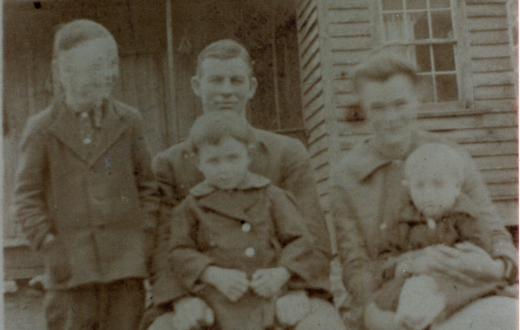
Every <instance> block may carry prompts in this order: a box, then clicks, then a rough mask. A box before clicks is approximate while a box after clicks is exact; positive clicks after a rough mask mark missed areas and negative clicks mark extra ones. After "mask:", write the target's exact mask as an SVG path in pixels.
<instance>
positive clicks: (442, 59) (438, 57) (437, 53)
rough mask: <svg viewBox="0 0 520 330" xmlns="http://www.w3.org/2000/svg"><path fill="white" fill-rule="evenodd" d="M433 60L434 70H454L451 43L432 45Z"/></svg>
mask: <svg viewBox="0 0 520 330" xmlns="http://www.w3.org/2000/svg"><path fill="white" fill-rule="evenodd" d="M433 62H434V63H435V71H455V54H454V53H453V45H451V44H441V45H433Z"/></svg>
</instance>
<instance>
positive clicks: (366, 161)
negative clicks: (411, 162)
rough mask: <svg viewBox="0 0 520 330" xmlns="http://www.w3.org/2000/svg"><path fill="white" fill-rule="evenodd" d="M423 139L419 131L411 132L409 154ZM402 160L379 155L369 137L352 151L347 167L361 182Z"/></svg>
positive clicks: (372, 140)
mask: <svg viewBox="0 0 520 330" xmlns="http://www.w3.org/2000/svg"><path fill="white" fill-rule="evenodd" d="M422 142H423V137H422V135H421V133H420V132H419V131H413V132H412V145H411V148H410V152H411V151H413V150H414V149H416V148H417V147H418V146H420V145H421V144H422ZM402 161H403V160H402V159H392V158H389V157H387V156H385V155H383V154H381V153H380V152H379V151H378V150H377V148H376V147H375V145H374V139H373V138H372V137H371V136H370V137H368V138H367V139H365V140H364V141H363V142H362V143H361V144H358V145H357V146H356V147H355V149H353V150H352V155H351V157H350V158H349V163H348V164H347V166H349V167H350V169H351V170H352V173H353V174H354V177H355V178H356V179H357V180H358V181H363V180H365V179H366V178H367V177H369V176H370V175H371V174H372V173H374V172H375V171H376V170H377V169H378V168H380V167H382V166H384V165H387V164H390V163H392V162H402Z"/></svg>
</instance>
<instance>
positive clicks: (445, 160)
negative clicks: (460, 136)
mask: <svg viewBox="0 0 520 330" xmlns="http://www.w3.org/2000/svg"><path fill="white" fill-rule="evenodd" d="M432 165H435V166H436V167H437V168H441V169H442V170H443V174H444V173H447V174H448V173H449V174H451V175H453V176H454V178H455V179H456V180H457V182H458V183H460V184H462V183H463V181H464V159H463V158H462V156H461V155H460V154H459V153H458V152H457V151H456V150H455V149H453V148H451V147H449V146H447V145H445V144H441V143H428V144H425V145H422V146H421V147H419V148H417V149H416V150H414V151H413V152H412V153H411V154H410V155H409V156H408V158H407V159H406V161H405V164H404V176H405V179H406V180H407V181H409V180H410V178H411V177H412V176H413V175H414V174H416V172H417V171H418V170H419V171H420V170H421V169H426V168H428V167H429V168H431V166H432Z"/></svg>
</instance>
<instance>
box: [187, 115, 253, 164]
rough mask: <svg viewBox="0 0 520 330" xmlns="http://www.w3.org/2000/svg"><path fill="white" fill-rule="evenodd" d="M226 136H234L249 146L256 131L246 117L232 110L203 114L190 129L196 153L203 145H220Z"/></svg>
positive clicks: (193, 148) (191, 140)
mask: <svg viewBox="0 0 520 330" xmlns="http://www.w3.org/2000/svg"><path fill="white" fill-rule="evenodd" d="M225 137H232V138H234V139H235V140H237V141H240V142H242V143H244V144H245V145H246V146H249V145H251V144H253V143H254V141H255V139H254V132H253V128H252V127H251V125H250V124H249V123H248V122H247V120H246V119H245V118H243V117H242V116H239V115H238V114H237V113H235V112H234V111H231V110H221V111H211V112H208V113H205V114H203V115H202V116H200V117H199V118H197V120H196V121H195V123H194V124H193V126H192V127H191V130H190V137H189V138H190V142H191V147H192V150H193V152H194V153H195V154H198V153H199V150H200V148H201V147H202V146H203V145H215V146H216V145H218V144H220V141H222V139H224V138H225Z"/></svg>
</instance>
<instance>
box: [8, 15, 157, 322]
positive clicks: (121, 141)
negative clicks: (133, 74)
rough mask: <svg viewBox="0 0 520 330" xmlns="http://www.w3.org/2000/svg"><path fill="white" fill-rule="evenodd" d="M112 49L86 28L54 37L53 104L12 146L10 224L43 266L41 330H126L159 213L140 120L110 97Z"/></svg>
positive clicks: (137, 304)
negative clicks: (14, 168)
mask: <svg viewBox="0 0 520 330" xmlns="http://www.w3.org/2000/svg"><path fill="white" fill-rule="evenodd" d="M118 63H119V57H118V51H117V44H116V42H115V40H114V38H113V36H112V35H111V34H110V32H109V31H108V30H107V29H106V28H105V27H103V26H101V25H100V24H98V23H96V22H93V21H89V20H76V21H73V22H70V23H67V24H65V25H63V26H62V27H61V28H60V29H59V30H58V31H57V33H56V38H55V43H54V54H53V63H52V65H53V70H54V71H53V73H54V74H55V76H54V78H55V79H56V80H55V82H56V87H57V88H56V91H55V98H54V100H53V101H52V103H51V105H50V106H49V107H48V108H47V109H45V110H43V111H41V112H40V113H38V114H37V115H35V116H33V117H31V118H29V120H28V122H27V126H26V128H25V130H24V134H23V137H22V140H21V143H20V149H21V150H20V159H19V161H18V173H17V182H16V216H17V219H18V220H19V221H20V222H21V223H22V225H23V230H24V233H25V234H26V237H27V239H28V240H29V242H30V243H31V245H32V247H33V248H34V249H35V250H37V251H40V252H41V253H42V255H43V258H44V265H45V275H46V276H45V288H46V289H47V292H46V297H45V313H46V315H45V316H46V320H47V328H48V329H49V330H70V329H74V330H76V329H99V330H134V329H137V328H138V326H139V322H140V319H141V315H142V313H143V311H144V307H145V306H144V304H145V289H144V286H143V280H144V279H145V278H147V277H148V268H149V259H150V255H151V249H152V247H153V244H154V236H155V221H156V216H157V211H158V202H159V200H158V196H157V186H156V184H155V181H154V177H153V173H152V171H151V168H150V163H151V161H150V153H149V151H148V148H147V145H146V143H145V141H146V139H145V136H144V130H143V122H142V117H141V115H140V114H139V112H138V111H137V110H136V109H134V108H131V107H129V106H127V105H125V104H122V103H120V102H117V101H115V100H114V99H113V98H112V97H111V96H110V95H111V91H112V87H113V85H114V83H115V79H116V78H117V75H118V72H119V66H118Z"/></svg>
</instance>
